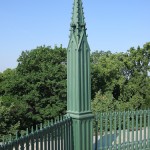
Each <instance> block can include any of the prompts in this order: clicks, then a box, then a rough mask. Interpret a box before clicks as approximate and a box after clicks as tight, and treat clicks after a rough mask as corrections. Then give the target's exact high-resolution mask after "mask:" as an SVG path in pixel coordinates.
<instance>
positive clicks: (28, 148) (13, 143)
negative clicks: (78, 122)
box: [0, 116, 73, 150]
mask: <svg viewBox="0 0 150 150" xmlns="http://www.w3.org/2000/svg"><path fill="white" fill-rule="evenodd" d="M72 143H73V142H72V119H71V118H70V117H67V116H65V117H62V118H59V119H58V118H57V119H56V120H55V121H53V120H52V121H50V122H49V123H48V124H47V125H44V126H43V125H42V124H41V125H40V127H38V126H36V129H35V130H33V127H32V128H31V130H30V133H29V131H28V129H27V131H26V134H25V135H21V136H19V137H18V134H16V138H14V139H13V138H12V137H11V136H10V138H9V139H5V140H4V141H3V144H2V145H0V150H72Z"/></svg>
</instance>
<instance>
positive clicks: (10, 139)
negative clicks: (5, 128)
mask: <svg viewBox="0 0 150 150" xmlns="http://www.w3.org/2000/svg"><path fill="white" fill-rule="evenodd" d="M11 141H12V135H11V134H10V135H9V142H11Z"/></svg>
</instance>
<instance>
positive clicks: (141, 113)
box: [140, 110, 143, 149]
mask: <svg viewBox="0 0 150 150" xmlns="http://www.w3.org/2000/svg"><path fill="white" fill-rule="evenodd" d="M142 115H143V112H142V110H141V111H140V149H142Z"/></svg>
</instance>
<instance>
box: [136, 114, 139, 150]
mask: <svg viewBox="0 0 150 150" xmlns="http://www.w3.org/2000/svg"><path fill="white" fill-rule="evenodd" d="M138 118H139V117H138V111H136V150H138Z"/></svg>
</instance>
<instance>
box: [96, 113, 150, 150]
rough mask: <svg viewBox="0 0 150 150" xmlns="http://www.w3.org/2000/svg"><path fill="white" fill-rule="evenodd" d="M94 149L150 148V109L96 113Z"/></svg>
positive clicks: (149, 149) (148, 149)
mask: <svg viewBox="0 0 150 150" xmlns="http://www.w3.org/2000/svg"><path fill="white" fill-rule="evenodd" d="M94 127H95V128H94V129H95V130H94V132H95V139H94V140H95V150H150V110H140V111H127V112H109V113H99V114H97V115H96V119H95V122H94Z"/></svg>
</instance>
